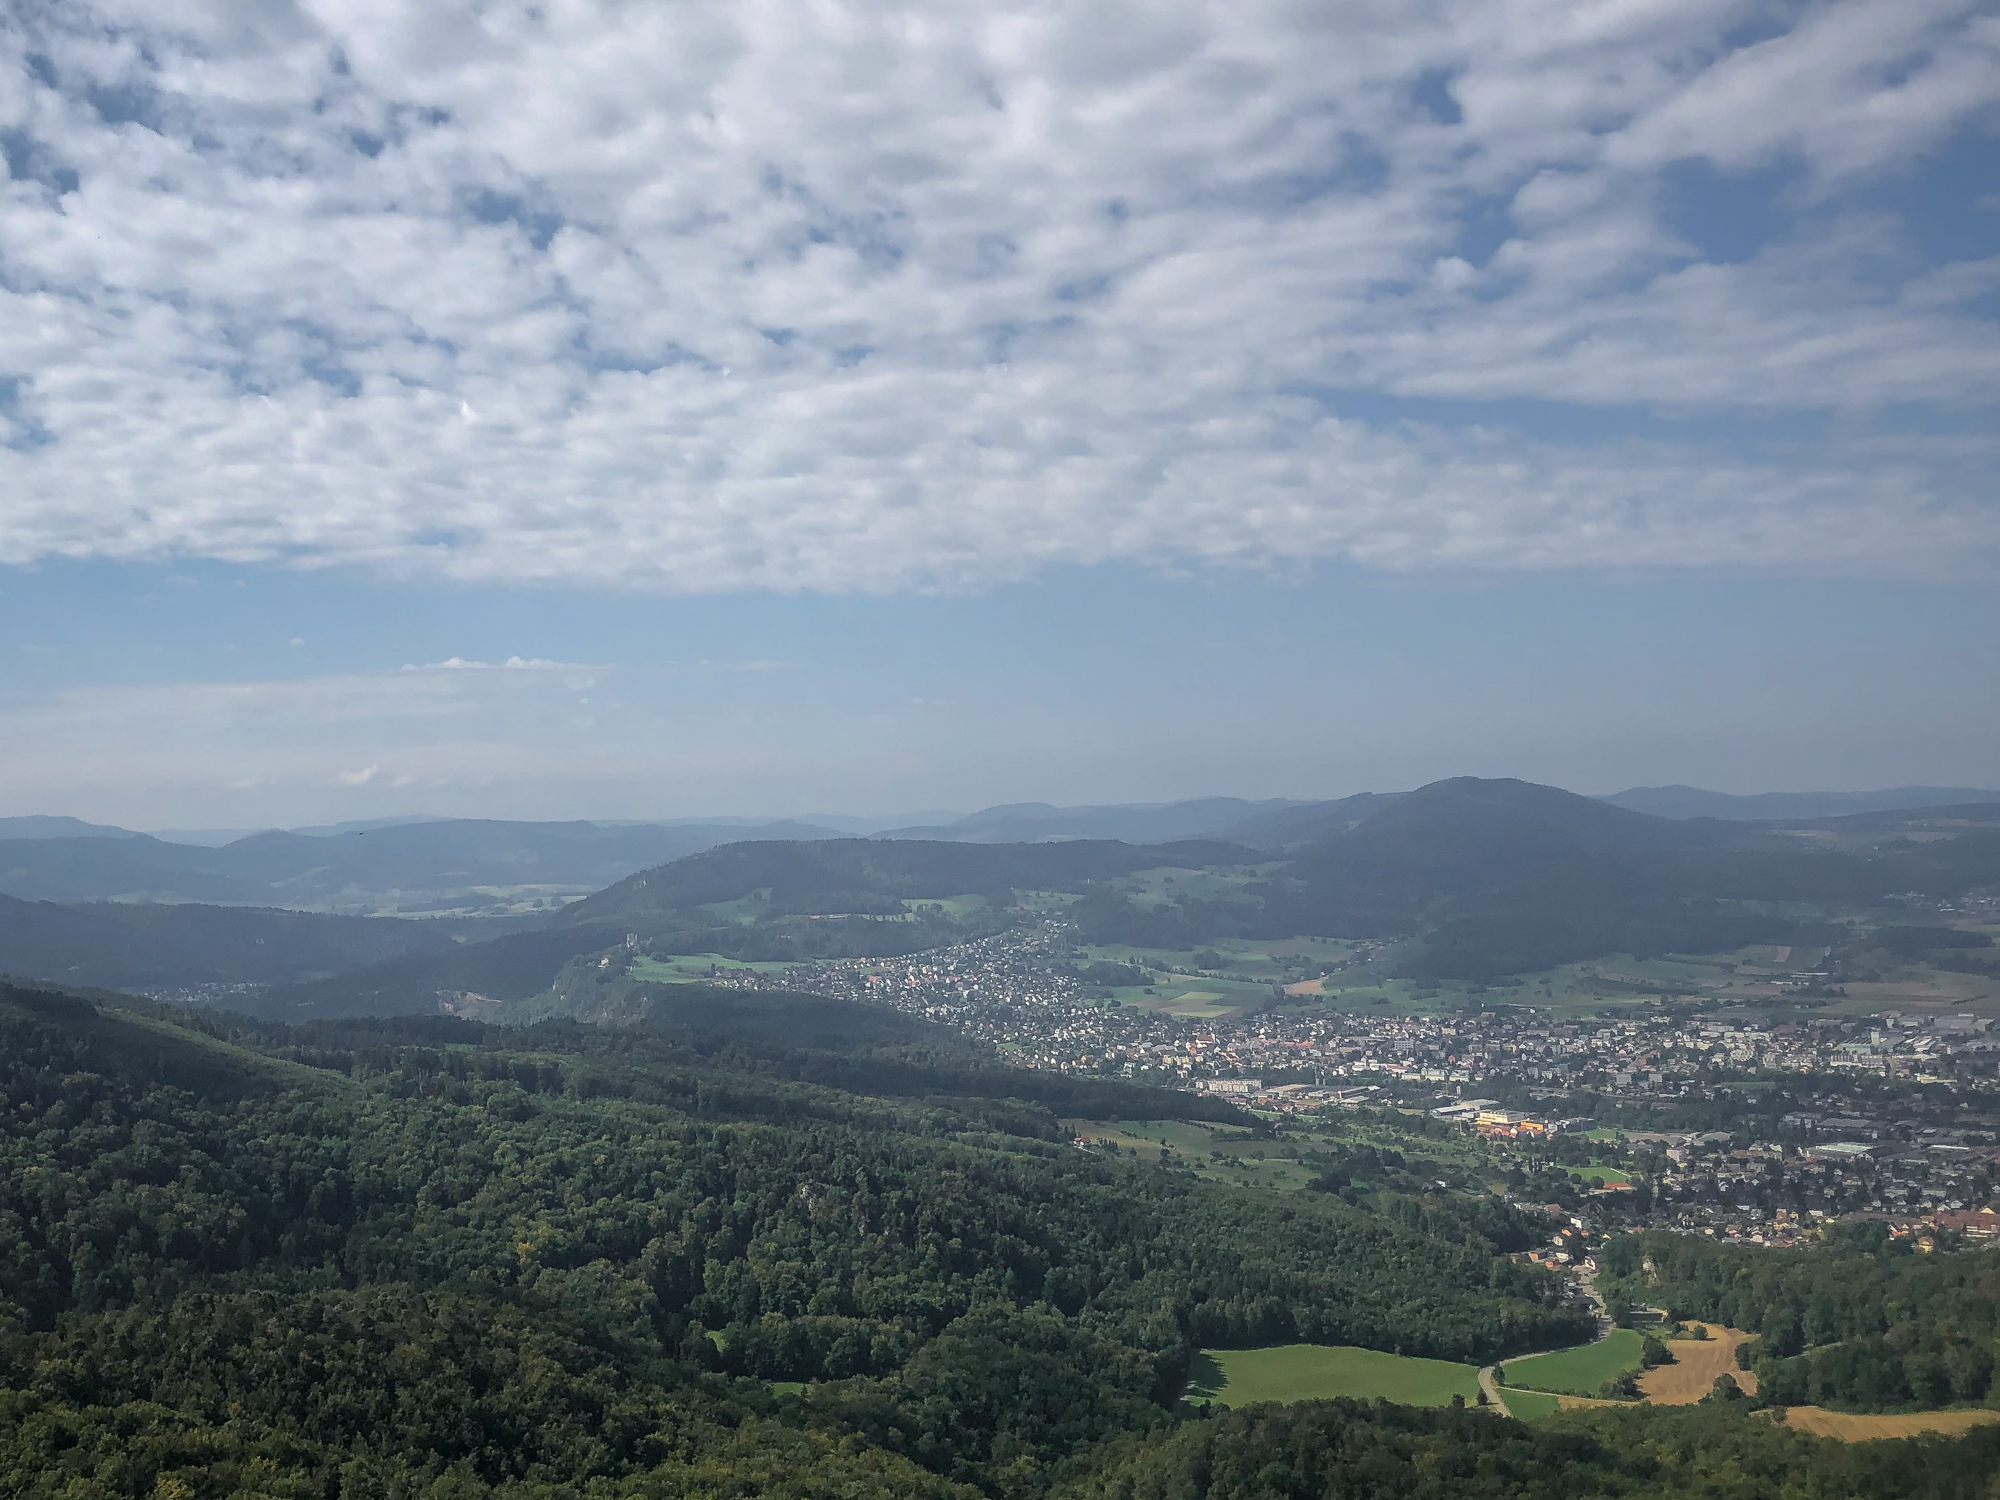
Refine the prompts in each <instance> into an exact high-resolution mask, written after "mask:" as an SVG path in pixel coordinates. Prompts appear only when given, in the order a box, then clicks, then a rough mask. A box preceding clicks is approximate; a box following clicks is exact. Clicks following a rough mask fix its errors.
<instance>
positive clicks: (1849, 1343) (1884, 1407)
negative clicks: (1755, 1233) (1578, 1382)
mask: <svg viewBox="0 0 2000 1500" xmlns="http://www.w3.org/2000/svg"><path fill="white" fill-rule="evenodd" d="M1599 1260H1600V1263H1601V1264H1602V1266H1603V1270H1602V1272H1601V1273H1600V1278H1601V1279H1600V1285H1601V1286H1602V1287H1603V1288H1604V1289H1605V1291H1606V1292H1607V1293H1609V1294H1611V1295H1616V1296H1620V1297H1623V1298H1625V1299H1627V1300H1629V1301H1631V1302H1634V1303H1651V1304H1654V1305H1664V1306H1665V1307H1666V1309H1667V1311H1668V1312H1669V1313H1670V1314H1671V1315H1672V1316H1674V1317H1677V1318H1701V1319H1706V1320H1712V1321H1714V1322H1718V1323H1727V1324H1730V1325H1733V1326H1734V1327H1737V1328H1742V1329H1747V1330H1748V1331H1750V1332H1752V1333H1755V1334H1757V1335H1758V1338H1757V1341H1756V1342H1755V1343H1754V1344H1748V1345H1745V1346H1744V1348H1745V1350H1746V1351H1753V1350H1754V1354H1753V1355H1752V1358H1753V1365H1752V1368H1754V1369H1755V1371H1756V1373H1757V1383H1758V1394H1759V1395H1760V1397H1762V1398H1763V1399H1764V1400H1765V1401H1767V1402H1769V1403H1771V1404H1774V1405H1796V1404H1811V1405H1815V1406H1829V1407H1834V1408H1836V1409H1839V1410H1845V1411H1896V1410H1913V1409H1924V1408H1931V1407H1939V1406H1952V1405H1962V1404H1979V1405H1986V1404H1995V1398H1996V1397H2000V1383H1996V1382H1995V1379H1994V1352H1995V1349H1996V1347H2000V1253H1995V1252H1994V1251H1993V1250H1990V1249H1986V1250H1958V1251H1950V1250H1940V1251H1937V1252H1935V1253H1932V1254H1929V1255H1923V1254H1918V1253H1916V1251H1915V1250H1914V1249H1913V1247H1912V1246H1911V1244H1910V1243H1909V1241H1908V1240H1907V1239H1903V1240H1898V1239H1892V1238H1891V1237H1890V1236H1889V1233H1888V1231H1887V1228H1886V1227H1885V1226H1884V1225H1882V1224H1879V1223H1859V1224H1852V1225H1842V1226H1839V1230H1838V1231H1837V1233H1836V1236H1835V1238H1834V1240H1833V1242H1832V1243H1831V1244H1829V1245H1825V1246H1815V1247H1813V1248H1811V1249H1804V1250H1789V1251H1769V1250H1762V1249H1759V1248H1758V1247H1755V1246H1748V1245H1727V1244H1718V1243H1716V1242H1715V1241H1713V1240H1706V1239H1698V1238H1694V1237H1692V1236H1685V1235H1671V1234H1659V1233H1648V1234H1637V1235H1629V1236H1625V1237H1623V1238H1620V1239H1616V1240H1612V1241H1611V1242H1610V1243H1608V1244H1607V1245H1606V1246H1605V1248H1604V1250H1603V1252H1602V1253H1601V1254H1600V1256H1599Z"/></svg>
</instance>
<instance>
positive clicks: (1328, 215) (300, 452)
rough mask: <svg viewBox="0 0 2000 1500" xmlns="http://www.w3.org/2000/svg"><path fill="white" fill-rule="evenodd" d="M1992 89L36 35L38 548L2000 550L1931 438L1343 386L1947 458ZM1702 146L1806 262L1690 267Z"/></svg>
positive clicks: (1525, 12)
mask: <svg viewBox="0 0 2000 1500" xmlns="http://www.w3.org/2000/svg"><path fill="white" fill-rule="evenodd" d="M1765 33H1769V34H1768V35H1766V34H1765ZM1759 35H1761V36H1762V38H1763V39H1761V40H1753V41H1749V42H1746V43H1734V42H1733V41H1732V39H1733V38H1738V37H1742V36H1759ZM51 80H53V81H51ZM1426 90H1428V92H1426ZM1446 92H1448V95H1449V100H1450V104H1449V105H1448V106H1447V104H1446V103H1445V102H1444V95H1445V93H1446ZM1996 96H2000V30H1997V29H1996V26H1995V23H1994V21H1993V19H1992V18H1991V17H1990V16H1985V15H1982V14H1980V13H1979V8H1978V7H1977V6H1976V5H1972V4H1966V3H1956V0H1910V3H1908V4H1901V5H1895V6H1885V5H1881V4H1879V3H1874V0H1822V3H1817V4H1803V5H1794V6H1777V5H1771V4H1757V3H1749V0H1743V3H1735V0H1677V3H1668V0H1645V3H1637V4H1634V3H1630V0H1595V3H1586V4H1581V5H1579V4H1574V3H1560V0H1505V3H1498V4H1492V3H1481V4H1473V3H1471V0H1444V3H1440V4H1436V5H1431V6H1426V7H1408V6H1388V5H1383V4H1379V3H1353V4H1347V5H1300V4H1298V3H1296V0H1267V3H1248V4H1243V5H1238V6H1229V7H1213V6H1196V5H1193V4H1191V3H1188V4H1160V5H1149V6H1145V7H1132V6H1124V5H1120V4H1114V3H1111V0H1102V3H1095V4H1083V5H1067V6H1045V5H1034V4H1015V5H994V6H986V7H978V8H967V7H929V6H922V5H895V4H874V5H868V4H858V3H851V0H849V3H827V4H815V5H805V4H800V3H792V0H745V3H737V4H731V5H721V4H694V3H690V4H685V5H676V6H672V7H634V6H625V5H615V4H610V3H592V0H553V3H544V4H537V5H533V6H530V5H527V4H525V3H502V4H493V5H483V6H478V7H474V6H471V5H469V4H454V3H433V0H426V3H423V4H418V3H416V0H367V3H358V0H348V3H338V4H336V3H333V0H318V3H301V4H295V5H285V4H273V5H260V6H241V5H226V4H223V3H220V0H211V3H206V4H198V3H191V0H181V3H166V4H160V3H153V4H148V5H145V6H139V5H136V4H129V3H124V0H99V3H97V4H95V5H88V4H77V5H73V6H66V7H62V8H59V9H50V10H47V11H44V12H41V13H39V14H38V15H37V16H35V17H30V18H24V19H21V20H19V21H17V23H16V25H15V27H14V28H13V29H0V132H4V136H3V137H0V138H4V139H5V140H6V141H7V142H8V143H9V145H8V160H9V163H10V166H11V168H12V172H13V177H14V180H13V181H12V182H11V183H6V184H0V193H4V195H5V196H4V200H0V442H5V443H7V444H8V446H6V447H4V448H0V561H5V562H24V561H29V560H32V559H35V558H40V557H48V556H113V557H140V556H177V555H187V556H206V557H218V558H225V559H233V560H239V561H275V562H284V563H293V564H299V565H315V564H322V563H347V564H359V565H362V566H367V567H372V568H375V569H378V570H381V571H384V572H388V573H392V574H409V575H425V574H443V575H448V576H453V577H460V578H477V579H500V580H538V581H553V582H565V583H585V584H605V585H613V586H619V587H633V588H656V589H668V590H679V591H687V592H699V591H712V590H723V589H742V588H777V589H819V590H832V591H840V590H887V589H899V588H908V587H913V586H915V587H963V586H977V585H979V584H982V583H987V582H991V581H995V580H1000V579H1006V578H1012V577H1018V576H1022V575H1024V574H1026V573H1029V572H1031V571H1033V570H1034V569H1036V568H1038V567H1041V566H1044V565H1047V564H1050V563H1056V562H1068V563H1089V562H1095V561H1102V560H1107V559H1123V560H1139V561H1143V562H1149V563H1155V564H1159V565H1164V566H1172V565H1176V564H1180V563H1186V562H1191V561H1193V562H1215V563H1223V564H1242V565H1258V564H1263V563H1268V562H1271V561H1274V560H1278V559H1284V558H1294V557H1350V558H1356V559H1360V560H1363V561H1367V562H1371V563H1375V564H1379V565H1383V566H1392V567H1403V568H1421V567H1429V566H1439V565H1461V566H1463V565H1472V566H1486V567H1535V566H1570V565H1597V564H1605V563H1612V564H1641V565H1644V564H1666V565H1676V564H1701V563H1712V562H1716V561H1727V562H1731V563H1740V564H1744V565H1750V566H1765V567H1769V566H1784V567H1806V568H1818V569H1828V570H1839V571H1852V572H1864V573H1866V572H1894V573H1934V572H1938V571H1945V570H1956V571H1960V572H1965V571H1972V572H1986V571H1990V569H1991V568H1992V566H1993V564H1994V562H1995V561H1996V559H2000V516H1996V514H1995V512H1994V509H1993V508H1992V506H1991V504H1990V502H1989V501H1987V500H1986V499H1984V498H1983V497H1982V496H1980V495H1979V494H1978V493H1976V492H1975V491H1973V490H1971V489H1970V488H1968V487H1966V486H1964V485H1962V484H1961V483H1959V482H1958V481H1956V480H1954V479H1953V477H1952V475H1953V473H1955V472H1957V471H1955V470H1951V469H1950V468H1949V467H1947V468H1944V469H1938V468H1934V467H1932V466H1928V465H1927V464H1926V463H1925V462H1923V461H1922V459H1921V456H1919V457H1916V458H1913V457H1911V456H1909V455H1908V454H1904V455H1902V456H1898V457H1893V458H1885V457H1882V456H1880V455H1877V454H1874V453H1872V452H1870V451H1867V450H1862V449H1856V448H1851V447H1849V446H1847V445H1845V444H1844V443H1843V442H1842V441H1841V440H1840V439H1838V438H1836V439H1834V440H1832V441H1830V442H1829V443H1826V444H1823V445H1822V446H1821V447H1820V448H1819V449H1817V450H1814V449H1808V448H1800V447H1795V448H1787V449H1782V450H1780V449H1776V448H1771V447H1768V446H1767V447H1765V448H1764V449H1761V450H1758V451H1748V450H1741V451H1739V450H1737V449H1735V448H1732V447H1730V446H1728V445H1725V444H1722V443H1720V442H1718V441H1715V440H1711V439H1705V438H1703V437H1701V436H1699V435H1692V434H1687V433H1686V432H1685V430H1684V429H1677V430H1681V431H1683V433H1684V435H1682V436H1679V437H1677V438H1676V439H1675V440H1674V442H1673V443H1672V444H1671V445H1667V444H1662V443H1640V442H1637V441H1632V442H1625V443H1609V442H1598V443H1594V444H1590V445H1587V446H1578V445H1576V444H1574V443H1571V442H1568V441H1562V442H1558V441H1551V440H1548V439H1547V438H1546V436H1543V437H1539V438H1538V437H1536V436H1534V435H1533V434H1532V433H1530V432H1528V431H1526V430H1521V429H1518V428H1512V427H1509V426H1507V425H1505V424H1500V423H1496V422H1494V421H1493V420H1491V419H1487V420H1484V421H1482V422H1481V423H1480V424H1478V425H1461V426H1456V427H1452V426H1447V425H1443V424H1442V422H1441V421H1440V420H1431V421H1428V422H1426V423H1422V424H1418V423H1410V422H1402V421H1396V420H1390V419H1387V418H1383V417H1379V416H1374V417H1369V418H1367V419H1365V420H1358V419H1356V418H1354V417H1351V416H1350V417H1346V418H1342V417H1339V416H1336V415H1331V414H1329V411H1328V410H1326V409H1323V408H1322V407H1321V406H1319V405H1318V404H1316V403H1314V402H1312V401H1309V400H1307V399H1305V398H1304V397H1302V396H1301V395H1299V394H1298V393H1299V392H1301V391H1305V390H1323V391H1338V392H1341V393H1344V394H1345V395H1346V396H1347V397H1352V396H1353V395H1355V394H1356V393H1359V394H1362V395H1367V396H1370V397H1373V398H1376V399H1378V400H1379V399H1381V398H1390V399H1399V400H1419V401H1421V400H1430V399H1443V400H1475V401H1504V402H1530V403H1554V404H1556V405H1558V406H1566V407H1571V408H1579V409H1582V410H1584V411H1586V412H1592V411H1595V412H1604V411H1610V410H1613V409H1616V408H1626V409H1628V410H1629V411H1630V412H1632V413H1641V414H1643V413H1649V412H1654V413H1657V412H1664V413H1669V414H1674V415H1679V416H1690V415H1692V416H1705V415H1720V414H1730V415H1732V416H1733V415H1736V414H1741V413H1750V414H1753V415H1761V416H1762V417H1763V418H1765V419H1781V418H1785V417H1789V416H1792V415H1794V414H1798V413H1810V412H1816V411H1825V410H1829V409H1832V410H1838V411H1841V412H1843V413H1847V414H1854V413H1869V412H1874V411H1878V410H1882V409H1886V408H1891V407H1907V406H1910V405H1917V406H1930V407H1934V408H1936V409H1937V410H1938V411H1940V412H1942V413H1944V414H1945V417H1946V419H1947V420H1957V421H1961V422H1963V421H1965V420H1966V419H1967V413H1974V412H1983V411H1985V410H1987V409H1989V408H1990V406H1991V404H1992V402H1993V400H1994V396H1995V393H1996V387H2000V340H1996V339H1995V338H1994V337H1993V327H1992V324H1991V322H1990V321H1987V320H1985V319H1983V318H1981V317H1980V316H1977V315H1976V309H1977V307H1978V306H1979V305H1981V304H1979V303H1978V302H1976V300H1975V299H1977V298H1981V297H1986V296H1990V294H1991V291H1992V286H1993V279H1992V275H1991V266H1990V265H1987V266H1984V267H1980V266H1976V265H1970V264H1967V265H1957V266H1954V265H1939V264H1938V263H1937V260H1936V257H1935V256H1931V257H1927V256H1926V255H1925V254H1924V253H1923V251H1922V249H1921V247H1920V246H1914V245H1913V244H1912V243H1911V242H1910V236H1909V235H1907V234H1906V233H1905V232H1903V230H1902V229H1901V227H1900V226H1898V225H1896V224H1895V223H1894V222H1893V221H1884V220H1883V219H1882V216H1881V214H1880V212H1879V211H1878V210H1875V209H1872V208H1869V207H1868V206H1867V203H1866V200H1865V198H1864V196H1862V195H1863V194H1865V190H1866V188H1867V187H1868V186H1869V184H1870V183H1872V182H1873V181H1875V180H1877V179H1878V178H1880V177H1881V176H1883V175H1884V174H1890V173H1895V172H1898V171H1901V170H1904V169H1906V168H1907V166H1908V164H1909V163H1910V161H1911V160H1912V158H1913V156H1914V155H1915V154H1916V153H1919V152H1921V151H1923V150H1925V149H1928V148H1929V147H1931V146H1934V145H1937V144H1939V143H1941V142H1944V141H1946V140H1948V139H1950V138H1951V137H1952V136H1953V135H1954V133H1955V132H1960V131H1964V130H1967V129H1976V128H1980V126H1981V122H1985V123H1986V124H1988V125H1990V123H1991V121H1992V101H1993V99H1994V98H1995V97H1996ZM1426 100H1428V101H1429V103H1428V105H1427V104H1426V102H1425V101H1426ZM1453 110H1456V111H1457V112H1459V114H1460V119H1459V120H1458V121H1457V123H1451V122H1449V119H1448V117H1449V116H1450V114H1451V113H1452V111H1453ZM1687 158H1697V159H1701V160H1705V161H1706V162H1708V163H1709V164H1710V165H1711V166H1713V167H1714V168H1716V169H1717V170H1721V171H1725V172H1727V171H1735V170H1741V169H1749V168H1772V167H1778V168H1784V167H1786V166H1787V165H1788V164H1789V165H1791V166H1792V167H1794V168H1795V170H1796V177H1797V180H1796V183H1795V184H1794V186H1793V187H1792V188H1791V189H1790V190H1789V192H1788V200H1787V205H1786V206H1785V208H1784V211H1783V215H1782V216H1781V232H1780V233H1779V235H1778V237H1777V238H1776V240H1775V241H1774V242H1772V243H1771V244H1769V245H1767V246H1766V247H1764V248H1763V250H1762V251H1761V253H1758V254H1755V255H1752V256H1750V257H1749V258H1747V259H1740V260H1737V261H1734V262H1731V263H1711V262H1709V261H1706V260H1704V259H1702V257H1701V255H1700V253H1699V252H1698V251H1697V250H1696V249H1695V248H1694V247H1693V246H1692V245H1691V244H1690V243H1689V242H1688V240H1687V238H1686V236H1685V235H1683V234H1682V233H1680V232H1679V230H1678V229H1677V227H1676V226H1675V225H1674V224H1673V223H1672V222H1670V220H1669V219H1668V218H1666V217H1664V216H1663V210H1662V207H1661V203H1662V197H1661V194H1662V190H1663V189H1662V184H1663V182H1664V181H1665V178H1664V177H1663V175H1662V174H1663V173H1667V172H1670V171H1671V170H1672V169H1673V168H1674V167H1675V165H1676V163H1678V162H1681V161H1683V160H1684V159H1687ZM1800 215H1806V216H1807V218H1805V219H1801V218H1800V217H1799V216H1800ZM1482 225H1483V226H1484V227H1483V228H1481V227H1480V226H1482ZM1787 225H1789V226H1792V227H1791V228H1789V229H1787V228H1785V227H1783V226H1787ZM1801 226H1803V227H1801ZM1481 235H1483V236H1484V243H1481V244H1475V243H1473V241H1475V240H1479V239H1480V237H1481ZM1468 236H1470V238H1468ZM1350 404H1351V402H1350ZM1333 409H1334V410H1335V411H1338V410H1341V409H1342V408H1341V402H1340V401H1339V400H1335V401H1334V402H1333ZM1366 409H1367V410H1374V408H1366ZM445 665H446V666H450V665H451V664H445ZM461 665H469V664H461ZM510 665H512V664H510ZM522 665H524V666H525V665H532V666H535V667H537V668H542V667H544V666H545V665H549V666H552V665H553V664H539V663H536V664H522ZM564 670H568V669H564Z"/></svg>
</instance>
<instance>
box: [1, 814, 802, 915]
mask: <svg viewBox="0 0 2000 1500" xmlns="http://www.w3.org/2000/svg"><path fill="white" fill-rule="evenodd" d="M822 836H826V830H824V829H816V828H813V827H810V826H808V825H806V824H802V823H773V824H767V825H764V826H762V827H757V828H739V827H726V826H717V825H708V824H696V825H677V826H662V825H657V824H636V825H620V826H613V827H605V826H602V825H599V824H596V823H581V822H576V823H514V822H504V821H498V820H493V819H473V818H456V819H440V820H435V821H427V822H409V823H397V824H393V825H390V826H384V827H377V828H367V829H356V830H354V831H351V832H347V833H340V834H333V835H330V836H315V835H311V834H301V833H285V832H279V831H275V830H274V831H270V832H265V833H256V834H252V835H250V836H249V837H247V838H241V839H237V840H235V841H234V842H232V843H228V844H224V845H222V846H221V847H219V848H205V847H201V846H197V845H190V844H172V843H167V842H165V841H164V840H161V839H156V838H152V837H149V836H147V835H144V834H131V835H120V836H118V837H115V838H106V837H100V836H95V835H92V836H80V835H79V836H72V837H63V838H37V839H6V840H0V894H6V895H11V896H15V897H18V898H20V899H23V900H40V901H109V900H125V901H134V900H136V901H162V902H172V901H201V902H208V903H212V904H216V905H247V906H290V907H296V908H309V909H326V910H337V911H345V912H350V913H351V912H367V911H375V910H384V909H388V910H405V911H423V910H426V909H438V908H440V907H453V908H460V909H463V908H477V907H480V906H482V905H484V906H486V907H491V908H498V907H500V906H502V905H504V904H505V903H504V902H502V901H500V900H498V899H496V898H494V897H491V896H487V895H482V894H480V893H481V892H482V890H492V889H499V890H502V891H506V890H520V889H522V888H543V889H545V890H546V891H548V892H550V893H560V894H569V895H573V894H578V893H581V892H583V891H589V890H595V889H599V888H601V887H603V886H606V885H609V884H611V883H612V882H613V881H616V880H618V879H619V878H621V877H622V876H625V875H628V874H630V873H632V872H633V871H634V870H642V869H645V868H647V867H648V866H652V865H657V864H660V863H662V862H663V861H667V860H672V859H677V858H679V857H680V856H682V855H685V854H692V853H695V852H697V851H699V850H702V849H708V848H712V847H714V846H715V845H717V844H721V843H725V842H727V843H734V842H738V841H741V840H746V839H763V838H779V839H812V838H818V837H822Z"/></svg>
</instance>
